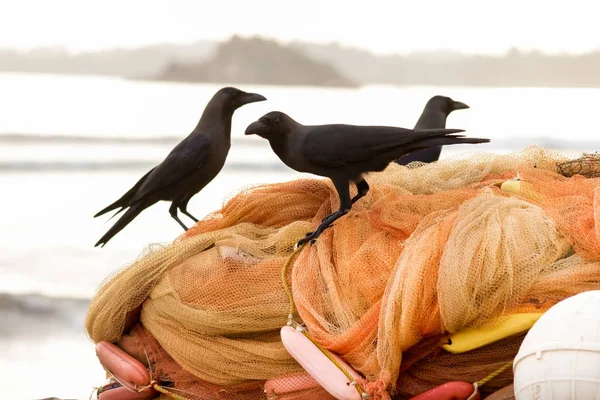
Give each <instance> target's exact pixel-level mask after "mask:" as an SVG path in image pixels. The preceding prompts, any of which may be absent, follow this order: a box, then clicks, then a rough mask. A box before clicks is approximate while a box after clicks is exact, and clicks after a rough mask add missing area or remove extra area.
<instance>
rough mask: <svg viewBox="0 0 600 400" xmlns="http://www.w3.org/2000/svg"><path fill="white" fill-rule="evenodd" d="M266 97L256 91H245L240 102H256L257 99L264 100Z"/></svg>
mask: <svg viewBox="0 0 600 400" xmlns="http://www.w3.org/2000/svg"><path fill="white" fill-rule="evenodd" d="M266 99H267V98H266V97H265V96H263V95H261V94H258V93H246V94H244V97H243V98H242V104H250V103H256V102H257V101H265V100H266Z"/></svg>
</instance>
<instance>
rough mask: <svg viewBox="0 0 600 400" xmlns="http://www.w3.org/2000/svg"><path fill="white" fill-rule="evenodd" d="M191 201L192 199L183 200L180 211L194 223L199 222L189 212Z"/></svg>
mask: <svg viewBox="0 0 600 400" xmlns="http://www.w3.org/2000/svg"><path fill="white" fill-rule="evenodd" d="M189 201H190V199H185V200H183V201H182V202H181V204H179V211H181V212H182V213H183V214H185V215H187V216H188V217H190V218H191V219H192V220H193V221H194V222H198V219H197V218H196V217H194V216H193V215H192V214H190V213H189V212H188V210H187V205H188V202H189Z"/></svg>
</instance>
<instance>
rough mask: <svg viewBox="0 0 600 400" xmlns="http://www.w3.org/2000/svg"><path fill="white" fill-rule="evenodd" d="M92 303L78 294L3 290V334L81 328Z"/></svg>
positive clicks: (0, 301)
mask: <svg viewBox="0 0 600 400" xmlns="http://www.w3.org/2000/svg"><path fill="white" fill-rule="evenodd" d="M89 304H90V300H89V299H83V298H76V297H53V296H45V295H42V294H34V293H31V294H13V293H0V318H1V319H2V322H3V323H2V324H0V337H7V336H13V335H14V336H20V337H24V336H38V335H44V334H49V333H52V332H57V331H75V330H78V331H80V330H81V329H82V327H83V320H84V319H85V314H86V312H87V309H88V307H89Z"/></svg>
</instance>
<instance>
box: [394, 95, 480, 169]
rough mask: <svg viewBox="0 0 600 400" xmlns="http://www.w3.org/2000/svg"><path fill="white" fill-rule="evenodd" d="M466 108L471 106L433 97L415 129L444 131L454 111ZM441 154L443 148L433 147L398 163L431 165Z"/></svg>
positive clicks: (410, 155) (449, 99) (415, 153)
mask: <svg viewBox="0 0 600 400" xmlns="http://www.w3.org/2000/svg"><path fill="white" fill-rule="evenodd" d="M466 108H469V106H468V105H466V104H465V103H461V102H460V101H454V100H452V99H451V98H450V97H445V96H433V97H432V98H431V99H429V101H428V102H427V104H426V105H425V108H424V109H423V113H421V117H420V118H419V120H418V121H417V124H416V125H415V129H443V128H445V127H446V118H448V115H449V114H450V113H451V112H452V111H454V110H463V109H466ZM441 152H442V146H433V147H430V148H428V149H424V150H419V151H415V152H414V153H410V154H407V155H405V156H404V157H402V158H400V159H399V160H396V162H397V163H398V164H400V165H407V164H408V163H411V162H413V161H421V162H424V163H430V162H434V161H437V160H439V158H440V154H441Z"/></svg>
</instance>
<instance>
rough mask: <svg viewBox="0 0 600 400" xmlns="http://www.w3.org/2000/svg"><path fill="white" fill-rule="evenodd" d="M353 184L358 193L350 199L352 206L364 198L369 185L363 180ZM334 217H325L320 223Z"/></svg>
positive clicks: (330, 215)
mask: <svg viewBox="0 0 600 400" xmlns="http://www.w3.org/2000/svg"><path fill="white" fill-rule="evenodd" d="M354 184H355V185H356V189H358V193H357V194H356V196H354V197H353V198H352V201H351V202H352V204H354V203H356V202H357V201H358V200H360V199H362V198H363V197H365V196H366V194H367V192H368V191H369V184H368V183H367V181H365V180H364V179H363V178H360V179H358V180H357V181H355V182H354ZM334 215H336V213H332V214H329V215H327V216H326V217H325V218H323V219H322V220H321V223H324V222H325V221H326V220H327V219H329V218H331V217H333V216H334ZM342 215H343V214H342ZM337 218H339V217H337ZM337 218H336V219H337ZM309 234H310V233H309Z"/></svg>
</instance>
